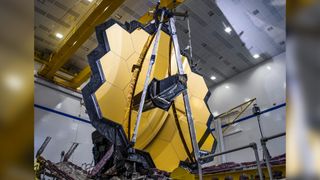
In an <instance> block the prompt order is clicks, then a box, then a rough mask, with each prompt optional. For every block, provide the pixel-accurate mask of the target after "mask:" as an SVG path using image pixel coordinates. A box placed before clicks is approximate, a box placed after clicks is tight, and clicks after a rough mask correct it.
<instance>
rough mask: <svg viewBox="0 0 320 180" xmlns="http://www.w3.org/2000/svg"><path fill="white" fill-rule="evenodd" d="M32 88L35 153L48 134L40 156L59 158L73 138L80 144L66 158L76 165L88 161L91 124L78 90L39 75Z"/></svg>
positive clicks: (90, 148)
mask: <svg viewBox="0 0 320 180" xmlns="http://www.w3.org/2000/svg"><path fill="white" fill-rule="evenodd" d="M34 89H35V93H34V94H35V98H34V103H35V107H34V116H35V120H34V153H36V151H37V150H38V149H39V148H40V146H41V144H42V143H43V141H44V140H45V138H46V137H47V136H51V137H52V139H51V141H50V143H49V144H48V146H47V148H46V149H45V151H44V152H43V154H42V156H43V157H45V158H46V159H49V160H51V161H53V162H59V161H60V153H61V151H65V152H67V151H68V149H69V148H70V147H71V145H72V143H74V142H75V143H79V145H78V147H77V149H76V150H75V152H74V154H73V155H72V156H71V158H70V160H69V161H71V162H73V163H74V164H76V165H78V166H81V165H82V164H83V163H91V162H92V160H93V156H92V147H93V145H92V141H91V133H92V132H93V131H94V128H93V127H92V125H91V124H90V122H89V117H88V115H87V114H86V113H85V107H84V106H83V103H82V102H81V99H82V96H81V94H79V93H75V92H72V91H69V90H67V89H64V88H61V87H58V86H56V85H53V84H50V83H47V82H45V81H41V80H39V79H38V80H37V81H36V82H35V88H34Z"/></svg>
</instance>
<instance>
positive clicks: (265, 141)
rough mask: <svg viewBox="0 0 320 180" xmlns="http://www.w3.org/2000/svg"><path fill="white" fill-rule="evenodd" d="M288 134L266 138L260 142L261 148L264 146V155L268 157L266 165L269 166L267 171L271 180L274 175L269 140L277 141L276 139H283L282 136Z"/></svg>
mask: <svg viewBox="0 0 320 180" xmlns="http://www.w3.org/2000/svg"><path fill="white" fill-rule="evenodd" d="M285 135H286V133H285V132H284V133H279V134H275V135H273V136H269V137H264V138H261V139H260V142H261V146H262V150H263V154H265V155H266V164H267V169H268V174H269V178H270V180H272V179H273V174H272V166H271V163H270V159H271V158H270V154H269V151H268V148H267V144H266V143H267V141H269V140H272V139H275V138H278V137H281V136H285Z"/></svg>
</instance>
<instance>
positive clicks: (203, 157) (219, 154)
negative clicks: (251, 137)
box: [200, 143, 263, 180]
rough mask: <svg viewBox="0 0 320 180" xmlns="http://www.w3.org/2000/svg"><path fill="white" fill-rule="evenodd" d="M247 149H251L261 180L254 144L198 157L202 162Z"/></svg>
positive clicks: (257, 155) (256, 150)
mask: <svg viewBox="0 0 320 180" xmlns="http://www.w3.org/2000/svg"><path fill="white" fill-rule="evenodd" d="M248 148H252V149H253V152H254V156H255V159H256V163H257V169H258V173H259V178H260V180H263V174H262V169H261V165H260V159H259V154H258V147H257V144H256V143H250V144H248V145H246V146H242V147H238V148H235V149H231V150H228V151H224V152H220V153H216V154H209V155H206V156H202V157H200V159H202V160H204V159H208V158H210V159H211V158H214V157H216V156H221V155H224V154H229V153H232V152H235V151H240V150H243V149H248Z"/></svg>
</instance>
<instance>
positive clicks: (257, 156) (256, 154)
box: [251, 143, 263, 180]
mask: <svg viewBox="0 0 320 180" xmlns="http://www.w3.org/2000/svg"><path fill="white" fill-rule="evenodd" d="M251 144H252V149H253V152H254V156H255V158H256V162H257V169H258V173H259V177H260V180H263V174H262V169H261V165H260V159H259V154H258V147H257V144H256V143H251Z"/></svg>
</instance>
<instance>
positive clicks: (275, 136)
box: [261, 132, 286, 142]
mask: <svg viewBox="0 0 320 180" xmlns="http://www.w3.org/2000/svg"><path fill="white" fill-rule="evenodd" d="M285 135H286V133H285V132H283V133H279V134H275V135H273V136H269V137H265V138H262V139H261V141H264V142H267V141H269V140H271V139H276V138H278V137H281V136H285Z"/></svg>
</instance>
